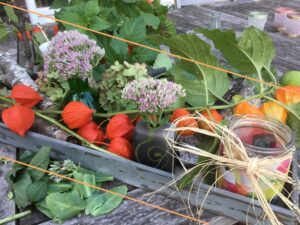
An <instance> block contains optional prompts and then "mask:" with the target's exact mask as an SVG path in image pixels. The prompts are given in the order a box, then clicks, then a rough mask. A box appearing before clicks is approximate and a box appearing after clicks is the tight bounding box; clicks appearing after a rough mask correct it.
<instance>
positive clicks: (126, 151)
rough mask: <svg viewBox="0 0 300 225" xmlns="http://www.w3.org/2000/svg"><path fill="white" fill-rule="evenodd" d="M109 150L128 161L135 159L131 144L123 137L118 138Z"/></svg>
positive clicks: (110, 144) (113, 141)
mask: <svg viewBox="0 0 300 225" xmlns="http://www.w3.org/2000/svg"><path fill="white" fill-rule="evenodd" d="M108 150H109V151H110V152H113V153H115V154H117V155H119V156H122V157H124V158H127V159H132V158H133V148H132V145H131V144H130V142H129V141H128V140H127V139H125V138H122V137H116V138H114V139H113V140H111V142H110V143H109V145H108Z"/></svg>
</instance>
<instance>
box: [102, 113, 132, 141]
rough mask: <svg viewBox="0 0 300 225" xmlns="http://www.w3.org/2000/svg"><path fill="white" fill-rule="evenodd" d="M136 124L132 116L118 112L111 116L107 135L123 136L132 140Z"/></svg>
mask: <svg viewBox="0 0 300 225" xmlns="http://www.w3.org/2000/svg"><path fill="white" fill-rule="evenodd" d="M133 129H134V126H133V125H132V122H131V121H130V118H129V117H128V116H127V115H125V114H118V115H116V116H114V117H113V118H111V120H110V121H109V123H108V124H107V127H106V135H107V137H108V138H109V139H114V138H116V137H123V138H126V139H127V140H131V138H132V135H133Z"/></svg>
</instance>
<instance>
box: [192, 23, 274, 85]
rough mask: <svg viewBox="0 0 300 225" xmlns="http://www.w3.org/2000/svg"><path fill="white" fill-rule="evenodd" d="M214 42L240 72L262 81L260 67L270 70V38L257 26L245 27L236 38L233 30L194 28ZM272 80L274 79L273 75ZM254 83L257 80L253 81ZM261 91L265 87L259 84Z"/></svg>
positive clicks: (272, 50)
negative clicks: (240, 35)
mask: <svg viewBox="0 0 300 225" xmlns="http://www.w3.org/2000/svg"><path fill="white" fill-rule="evenodd" d="M196 31H197V32H200V33H202V34H204V35H205V36H206V37H207V38H209V39H211V40H212V41H213V42H214V45H215V47H216V48H217V49H219V50H220V51H221V52H222V54H223V56H224V57H225V59H226V60H227V61H228V62H229V63H230V64H231V65H232V66H233V67H235V68H236V69H238V70H239V71H240V72H241V73H244V74H247V75H251V76H252V77H254V78H256V79H258V80H260V81H263V80H264V79H263V77H262V74H261V73H262V69H263V68H266V69H267V70H269V71H271V62H272V60H273V58H274V57H275V48H274V45H273V42H272V38H271V37H270V36H268V35H267V34H266V33H264V32H262V31H260V30H259V29H257V28H254V27H250V28H247V29H246V30H245V31H244V33H243V35H242V37H241V38H240V39H237V38H236V37H235V34H234V32H233V31H221V30H207V29H203V28H200V29H196ZM271 76H272V77H273V79H272V80H275V78H274V75H271ZM253 84H255V85H257V84H258V82H255V83H253ZM259 88H260V90H261V91H263V90H264V89H266V87H264V85H263V84H261V83H260V84H259Z"/></svg>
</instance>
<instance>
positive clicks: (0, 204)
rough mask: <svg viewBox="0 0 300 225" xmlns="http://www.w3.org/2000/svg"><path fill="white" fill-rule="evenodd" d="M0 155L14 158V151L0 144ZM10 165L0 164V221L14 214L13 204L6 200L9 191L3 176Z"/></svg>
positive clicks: (9, 224)
mask: <svg viewBox="0 0 300 225" xmlns="http://www.w3.org/2000/svg"><path fill="white" fill-rule="evenodd" d="M0 154H1V155H4V156H6V157H11V158H15V156H16V149H15V148H14V147H12V146H7V145H3V144H1V143H0ZM11 167H12V164H11V163H10V162H8V163H7V164H0V199H1V200H0V219H3V218H5V217H7V216H11V215H14V214H15V213H16V208H15V202H14V201H11V200H9V199H8V198H7V194H8V193H9V191H10V186H9V184H8V183H7V182H6V180H5V174H6V173H7V172H8V171H9V170H10V169H11ZM7 225H15V222H10V223H8V224H7Z"/></svg>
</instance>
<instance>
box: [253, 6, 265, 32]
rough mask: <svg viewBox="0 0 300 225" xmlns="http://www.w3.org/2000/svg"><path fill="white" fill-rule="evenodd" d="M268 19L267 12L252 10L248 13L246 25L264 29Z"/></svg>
mask: <svg viewBox="0 0 300 225" xmlns="http://www.w3.org/2000/svg"><path fill="white" fill-rule="evenodd" d="M267 20H268V13H266V12H261V11H253V12H250V13H249V15H248V27H251V26H254V27H256V28H258V29H260V30H262V31H263V30H264V29H265V25H266V22H267Z"/></svg>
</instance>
